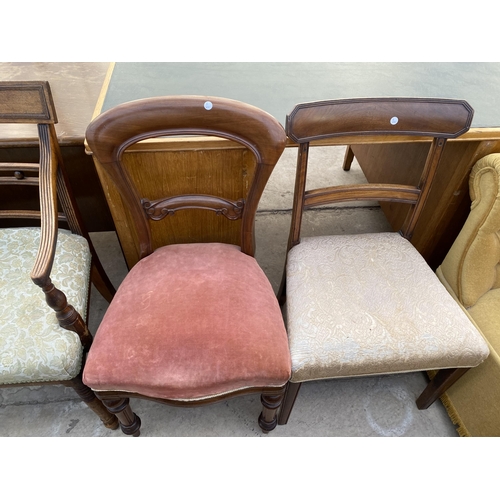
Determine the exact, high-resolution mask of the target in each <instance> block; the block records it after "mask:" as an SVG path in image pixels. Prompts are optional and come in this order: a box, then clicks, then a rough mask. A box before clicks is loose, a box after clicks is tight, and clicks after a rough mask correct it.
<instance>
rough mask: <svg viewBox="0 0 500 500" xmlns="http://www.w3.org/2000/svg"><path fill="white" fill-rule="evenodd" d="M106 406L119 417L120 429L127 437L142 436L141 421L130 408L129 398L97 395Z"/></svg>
mask: <svg viewBox="0 0 500 500" xmlns="http://www.w3.org/2000/svg"><path fill="white" fill-rule="evenodd" d="M97 396H98V397H99V399H100V400H101V401H102V402H103V404H104V406H105V407H106V408H107V409H108V410H109V411H110V412H111V413H113V414H114V415H116V416H117V417H118V421H119V422H120V428H121V430H122V432H123V434H126V435H127V436H134V437H138V436H140V434H141V432H140V428H141V419H140V418H139V417H138V416H137V415H136V414H135V413H134V412H133V411H132V408H130V404H129V403H130V400H129V398H115V399H111V398H109V399H108V398H106V397H105V396H102V395H100V394H99V393H97Z"/></svg>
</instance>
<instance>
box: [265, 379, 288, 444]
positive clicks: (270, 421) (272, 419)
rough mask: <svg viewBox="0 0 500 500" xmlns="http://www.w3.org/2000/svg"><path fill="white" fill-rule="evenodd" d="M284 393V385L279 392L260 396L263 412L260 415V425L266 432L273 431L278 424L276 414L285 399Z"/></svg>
mask: <svg viewBox="0 0 500 500" xmlns="http://www.w3.org/2000/svg"><path fill="white" fill-rule="evenodd" d="M284 393H285V388H284V387H283V388H281V389H279V392H274V393H268V394H262V395H261V397H260V401H261V403H262V412H261V414H260V415H259V426H260V428H261V429H262V432H263V433H264V434H267V433H268V432H271V431H272V430H273V429H274V428H275V427H276V425H278V419H277V417H276V414H277V413H278V409H279V407H280V405H281V402H282V401H283V396H284Z"/></svg>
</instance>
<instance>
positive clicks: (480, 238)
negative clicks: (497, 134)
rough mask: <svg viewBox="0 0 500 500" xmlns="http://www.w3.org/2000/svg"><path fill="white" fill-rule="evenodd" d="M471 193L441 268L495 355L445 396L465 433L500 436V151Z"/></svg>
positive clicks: (475, 170) (481, 169)
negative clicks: (462, 224) (467, 207)
mask: <svg viewBox="0 0 500 500" xmlns="http://www.w3.org/2000/svg"><path fill="white" fill-rule="evenodd" d="M469 193H470V198H471V200H472V203H471V207H470V213H469V216H468V217H467V220H466V221H465V223H464V226H463V227H462V230H461V231H460V234H459V235H458V236H457V238H456V240H455V242H454V243H453V245H452V246H451V248H450V250H449V251H448V254H447V255H446V257H445V259H444V260H443V262H442V264H441V265H440V266H439V267H438V269H437V270H436V274H437V276H438V277H439V279H440V280H441V282H442V283H443V284H444V285H445V286H446V288H447V289H448V291H449V292H450V294H451V295H452V296H453V297H454V298H455V300H456V301H457V302H458V303H459V304H461V305H462V306H463V307H464V308H465V310H466V311H467V313H468V314H469V315H470V317H471V318H472V319H473V320H474V322H475V323H476V325H477V326H478V328H479V329H480V331H481V333H482V334H483V336H484V337H485V339H486V341H487V342H488V345H489V348H490V355H489V356H488V358H487V359H486V361H485V362H484V363H482V364H481V365H480V366H478V367H477V368H475V369H474V370H470V371H469V372H468V373H466V374H465V376H464V377H463V378H461V379H460V380H459V381H458V382H457V383H456V384H454V385H453V386H452V387H450V388H449V389H448V390H447V391H446V394H445V395H444V396H443V398H442V401H443V403H444V405H445V407H446V408H447V410H448V413H449V414H450V417H451V418H452V420H453V421H454V422H455V423H457V424H458V431H459V433H460V434H462V435H465V436H500V274H499V270H500V268H499V266H500V239H499V235H500V153H494V154H490V155H487V156H485V157H484V158H481V159H480V160H479V161H478V162H477V163H476V164H475V165H474V166H473V167H472V171H471V174H470V177H469Z"/></svg>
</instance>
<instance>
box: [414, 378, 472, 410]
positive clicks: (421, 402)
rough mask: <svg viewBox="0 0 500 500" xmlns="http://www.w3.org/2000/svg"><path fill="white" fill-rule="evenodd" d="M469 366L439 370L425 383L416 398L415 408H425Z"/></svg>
mask: <svg viewBox="0 0 500 500" xmlns="http://www.w3.org/2000/svg"><path fill="white" fill-rule="evenodd" d="M469 369H470V368H447V369H442V370H439V371H438V372H437V373H436V375H435V377H434V378H433V379H432V380H431V381H430V382H429V383H428V384H427V387H426V388H425V389H424V391H423V392H422V394H420V396H419V397H418V399H417V408H418V409H419V410H426V409H427V408H429V406H430V405H431V404H432V403H434V401H436V399H438V398H440V397H441V396H442V395H443V394H444V393H445V392H446V391H447V390H448V389H449V388H450V387H451V386H452V385H453V384H454V383H455V382H456V381H457V380H458V379H459V378H460V377H461V376H462V375H463V374H464V373H466V372H467V371H468V370H469Z"/></svg>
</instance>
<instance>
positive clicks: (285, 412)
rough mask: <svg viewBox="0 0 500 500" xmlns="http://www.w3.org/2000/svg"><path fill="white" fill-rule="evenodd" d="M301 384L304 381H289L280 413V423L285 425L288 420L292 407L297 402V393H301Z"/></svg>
mask: <svg viewBox="0 0 500 500" xmlns="http://www.w3.org/2000/svg"><path fill="white" fill-rule="evenodd" d="M301 385H302V383H298V384H294V383H293V382H288V384H286V386H285V396H284V398H283V403H282V405H281V409H280V413H279V415H278V424H279V425H285V424H286V423H287V422H288V418H289V417H290V413H291V412H292V408H293V405H294V404H295V400H296V399H297V394H298V393H299V389H300V386H301Z"/></svg>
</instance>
